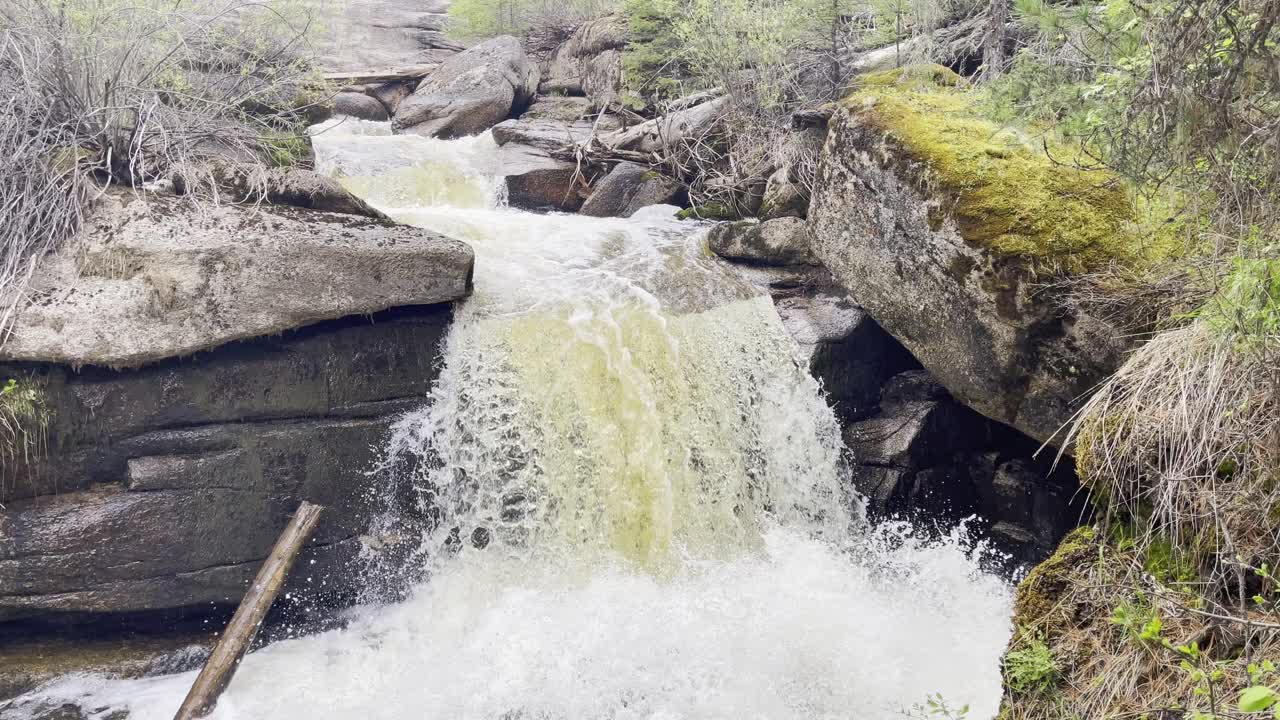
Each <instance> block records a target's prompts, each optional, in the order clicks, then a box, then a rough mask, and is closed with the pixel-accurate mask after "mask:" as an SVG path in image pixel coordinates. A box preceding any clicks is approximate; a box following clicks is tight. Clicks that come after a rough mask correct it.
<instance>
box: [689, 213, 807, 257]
mask: <svg viewBox="0 0 1280 720" xmlns="http://www.w3.org/2000/svg"><path fill="white" fill-rule="evenodd" d="M707 245H708V247H710V248H711V252H713V253H715V254H717V255H719V256H720V257H722V258H725V259H726V260H735V261H737V262H743V263H750V264H755V265H819V264H820V263H819V262H818V259H817V257H816V256H814V254H813V250H812V249H811V247H810V241H809V231H808V228H807V227H806V226H805V221H804V220H801V219H800V218H797V217H782V218H777V219H776V220H766V221H764V222H759V223H757V222H752V221H750V220H743V221H740V222H734V223H722V224H720V225H717V226H715V227H714V228H712V229H711V233H710V234H709V235H707Z"/></svg>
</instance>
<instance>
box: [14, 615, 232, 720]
mask: <svg viewBox="0 0 1280 720" xmlns="http://www.w3.org/2000/svg"><path fill="white" fill-rule="evenodd" d="M31 634H34V633H31ZM214 639H216V638H214V637H213V636H211V635H210V633H209V632H207V630H206V631H205V632H200V633H197V632H176V633H165V634H163V635H136V634H135V635H130V636H128V637H110V638H103V639H98V638H95V637H87V636H86V635H84V634H77V636H76V637H73V638H67V637H57V636H46V637H39V638H33V637H29V636H28V637H16V638H15V637H0V703H3V702H4V701H5V700H8V699H10V698H13V697H16V696H18V695H22V694H23V693H27V692H30V691H31V690H34V689H36V688H37V687H39V686H40V685H43V684H45V683H47V682H50V681H53V680H56V679H58V678H60V677H62V676H64V675H69V674H72V673H84V674H90V673H92V674H96V675H106V676H110V677H121V678H138V677H147V676H152V675H159V674H171V673H179V672H187V671H190V670H195V669H197V668H199V667H200V665H201V664H202V663H203V661H204V660H205V658H207V657H208V656H209V650H210V648H211V647H212V645H213V640H214ZM0 707H2V708H4V709H7V710H19V709H25V708H24V707H23V704H17V703H15V705H3V704H0Z"/></svg>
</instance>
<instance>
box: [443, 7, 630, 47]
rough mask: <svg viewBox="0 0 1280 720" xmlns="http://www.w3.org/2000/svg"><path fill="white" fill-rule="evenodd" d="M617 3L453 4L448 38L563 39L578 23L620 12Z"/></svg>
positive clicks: (465, 39)
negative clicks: (516, 37) (506, 36)
mask: <svg viewBox="0 0 1280 720" xmlns="http://www.w3.org/2000/svg"><path fill="white" fill-rule="evenodd" d="M617 7H618V3H617V2H616V0H453V2H452V3H451V4H450V5H449V22H448V26H447V31H448V33H449V35H451V36H452V37H455V38H457V39H459V40H464V41H474V40H483V39H485V38H491V37H495V36H498V35H522V36H529V35H539V36H544V37H546V38H547V39H549V40H551V41H558V40H560V39H563V38H564V37H565V36H567V35H568V34H569V32H570V31H572V30H573V28H574V27H576V26H577V25H578V24H579V23H581V22H583V21H585V20H591V19H593V18H597V17H602V16H604V15H607V14H609V13H610V12H613V11H615V10H616V9H617Z"/></svg>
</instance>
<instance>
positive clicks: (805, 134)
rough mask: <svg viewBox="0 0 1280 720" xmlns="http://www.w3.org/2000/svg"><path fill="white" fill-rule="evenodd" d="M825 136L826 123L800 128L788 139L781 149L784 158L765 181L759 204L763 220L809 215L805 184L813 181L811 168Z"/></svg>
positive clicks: (807, 184)
mask: <svg viewBox="0 0 1280 720" xmlns="http://www.w3.org/2000/svg"><path fill="white" fill-rule="evenodd" d="M826 139H827V129H826V127H825V126H823V127H817V128H808V129H805V130H802V131H800V132H797V133H795V134H793V135H792V136H791V138H789V139H788V141H787V145H786V148H785V149H784V151H783V156H784V157H785V158H786V159H785V161H784V162H783V164H782V166H781V167H779V168H778V169H777V170H775V171H774V172H773V174H771V175H770V176H769V179H768V181H767V182H766V184H765V188H764V195H763V197H762V200H761V204H760V217H761V218H762V219H765V220H770V219H774V218H780V217H799V218H803V217H807V216H808V214H809V190H808V187H809V186H810V185H812V183H813V170H814V168H815V167H816V166H817V162H818V157H819V156H820V155H821V154H822V146H823V144H824V143H825V142H826Z"/></svg>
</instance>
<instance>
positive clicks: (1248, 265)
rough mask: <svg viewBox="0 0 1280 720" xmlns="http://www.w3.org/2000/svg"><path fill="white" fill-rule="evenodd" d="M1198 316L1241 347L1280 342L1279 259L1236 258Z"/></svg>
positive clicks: (1252, 347) (1248, 348)
mask: <svg viewBox="0 0 1280 720" xmlns="http://www.w3.org/2000/svg"><path fill="white" fill-rule="evenodd" d="M1199 315H1200V318H1201V319H1202V320H1204V321H1205V322H1207V323H1208V324H1209V327H1211V328H1213V329H1214V330H1215V331H1216V332H1218V333H1219V334H1221V335H1223V336H1225V337H1227V338H1229V339H1231V340H1233V341H1234V342H1236V343H1237V345H1238V346H1240V347H1241V348H1242V349H1246V350H1250V349H1260V348H1263V347H1265V346H1267V345H1271V346H1274V345H1275V344H1276V343H1277V342H1280V259H1274V258H1257V259H1246V258H1237V259H1236V260H1235V261H1234V263H1233V265H1232V269H1231V272H1230V273H1229V274H1228V275H1227V277H1226V278H1225V279H1224V281H1223V283H1222V286H1221V289H1220V290H1219V291H1218V292H1217V293H1215V294H1214V295H1213V297H1212V298H1210V299H1209V302H1208V303H1206V304H1205V306H1204V307H1203V308H1202V309H1201V310H1200V313H1199Z"/></svg>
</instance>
